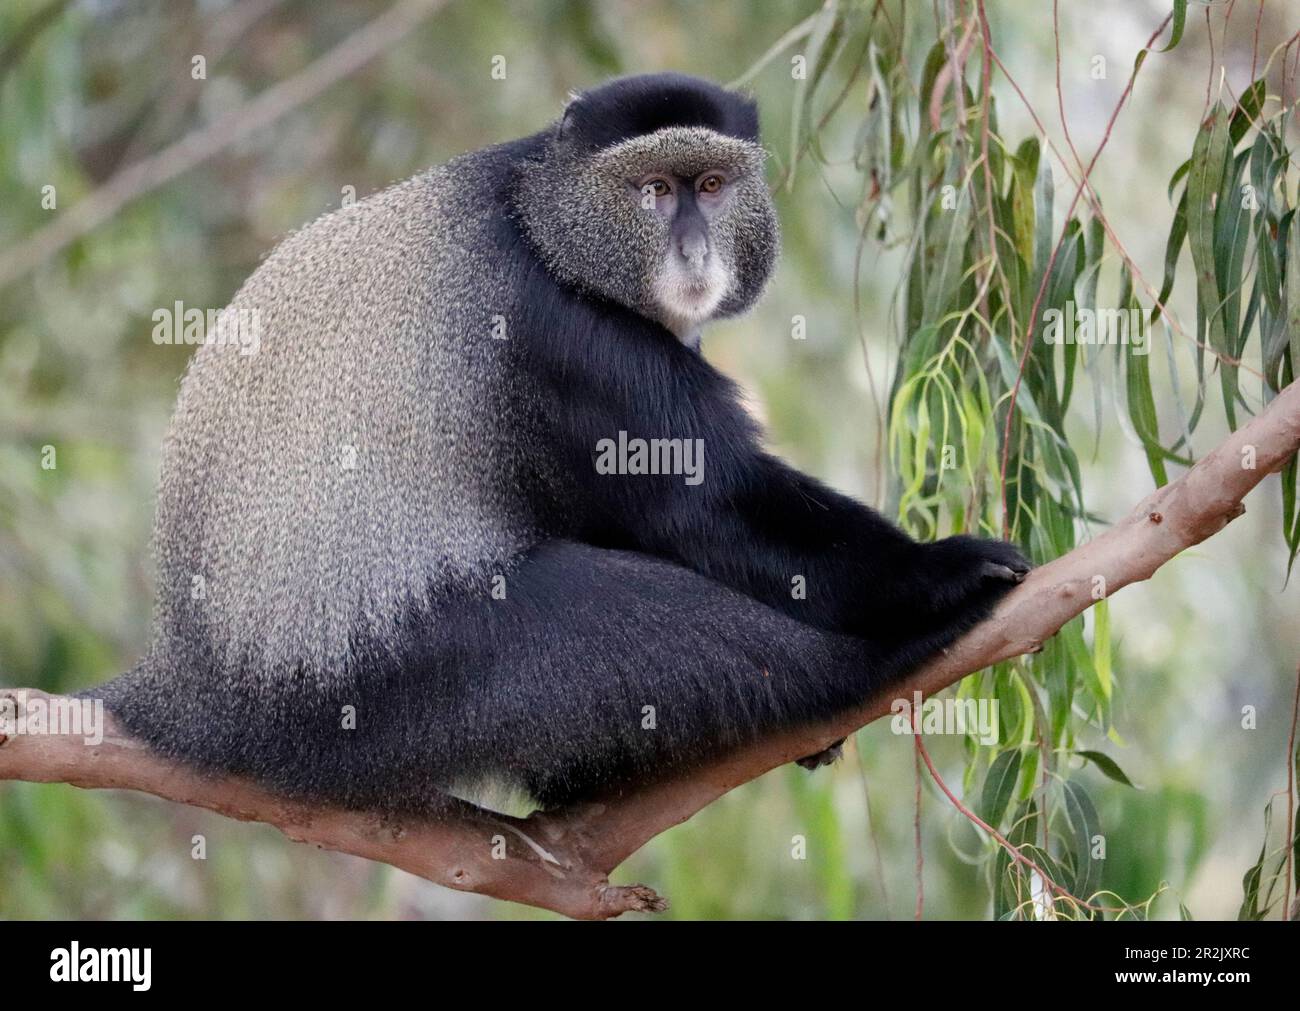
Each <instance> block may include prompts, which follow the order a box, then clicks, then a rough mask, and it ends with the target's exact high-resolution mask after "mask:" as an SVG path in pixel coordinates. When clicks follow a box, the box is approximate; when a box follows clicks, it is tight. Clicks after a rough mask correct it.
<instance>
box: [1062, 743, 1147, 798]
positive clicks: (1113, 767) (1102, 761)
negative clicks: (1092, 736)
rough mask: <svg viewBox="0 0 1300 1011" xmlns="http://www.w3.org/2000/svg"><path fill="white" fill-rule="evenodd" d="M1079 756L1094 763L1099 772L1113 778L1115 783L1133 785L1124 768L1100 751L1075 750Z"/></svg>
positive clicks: (1134, 787)
mask: <svg viewBox="0 0 1300 1011" xmlns="http://www.w3.org/2000/svg"><path fill="white" fill-rule="evenodd" d="M1075 754H1076V755H1078V756H1079V757H1080V758H1084V759H1087V760H1088V761H1089V762H1091V763H1092V764H1093V765H1095V766H1096V767H1097V769H1098V771H1099V772H1101V774H1102V775H1104V776H1105V777H1106V778H1107V779H1113V780H1114V781H1115V782H1116V783H1123V784H1124V785H1125V786H1132V787H1133V789H1135V790H1136V789H1137V787H1136V786H1133V780H1131V779H1129V778H1128V776H1127V774H1125V772H1124V770H1123V769H1121V768H1120V767H1119V763H1118V762H1116V761H1115V759H1113V758H1111V757H1110V755H1107V754H1106V753H1105V752H1102V751H1076V752H1075Z"/></svg>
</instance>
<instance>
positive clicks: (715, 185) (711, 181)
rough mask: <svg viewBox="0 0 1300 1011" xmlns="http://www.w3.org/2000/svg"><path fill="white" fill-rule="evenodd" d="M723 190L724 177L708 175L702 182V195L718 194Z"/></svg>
mask: <svg viewBox="0 0 1300 1011" xmlns="http://www.w3.org/2000/svg"><path fill="white" fill-rule="evenodd" d="M721 189H722V176H720V175H707V176H705V177H704V178H703V179H701V180H700V192H701V193H717V192H719V191H720V190H721Z"/></svg>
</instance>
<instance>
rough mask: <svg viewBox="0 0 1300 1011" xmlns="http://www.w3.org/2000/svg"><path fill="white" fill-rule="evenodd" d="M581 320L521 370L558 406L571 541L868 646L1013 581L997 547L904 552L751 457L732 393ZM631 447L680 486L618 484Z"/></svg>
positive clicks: (721, 381) (660, 339) (659, 349)
mask: <svg viewBox="0 0 1300 1011" xmlns="http://www.w3.org/2000/svg"><path fill="white" fill-rule="evenodd" d="M581 308H582V309H583V310H585V311H586V312H587V313H588V314H590V317H592V319H594V322H592V321H591V320H588V321H587V322H588V323H589V324H590V325H587V326H580V327H577V328H572V329H568V330H566V331H564V332H556V331H552V333H551V335H550V339H549V340H547V341H545V342H541V347H542V348H543V349H544V352H543V353H542V354H540V355H538V356H537V357H536V358H535V360H534V368H535V369H536V371H537V378H539V379H540V380H541V382H542V383H543V384H544V386H545V387H546V388H547V389H546V390H545V391H544V393H545V401H546V402H547V403H554V404H556V405H557V406H556V409H555V410H554V412H553V413H552V414H551V415H550V417H549V422H550V424H551V426H552V433H553V438H554V439H555V441H556V444H557V452H558V454H559V455H560V456H561V458H562V459H564V460H567V461H568V467H569V469H570V470H571V474H572V477H573V479H574V481H575V482H576V485H577V494H576V495H575V496H574V502H573V503H572V506H571V508H572V515H573V522H574V524H575V526H576V534H575V535H576V536H578V537H580V538H581V539H584V540H587V541H588V542H590V543H593V544H597V545H600V546H606V547H623V548H629V549H633V550H639V551H643V552H646V553H650V554H654V555H658V556H660V557H664V558H668V559H671V560H673V561H676V562H678V563H680V564H682V565H685V566H688V567H690V568H692V569H694V570H696V571H698V572H701V573H703V574H705V575H708V576H710V577H711V578H713V579H716V580H718V581H719V582H721V583H724V584H726V585H728V586H731V587H733V588H735V589H737V590H739V591H741V592H743V593H745V594H747V595H749V596H751V597H753V598H755V599H757V600H761V601H763V602H764V603H766V604H769V605H770V606H772V607H775V608H778V609H780V610H782V611H784V612H786V613H788V614H790V615H791V616H793V617H796V618H798V619H799V620H801V621H803V622H805V623H807V624H811V625H815V626H818V627H821V628H825V629H829V630H833V631H838V632H847V633H850V634H854V635H860V636H866V637H870V638H872V639H874V640H877V641H880V642H889V641H902V640H906V639H910V638H914V637H915V636H916V635H917V633H918V631H921V630H926V629H932V628H933V627H934V626H935V625H936V624H937V623H940V619H941V618H942V622H943V623H946V622H947V621H948V620H950V619H953V618H956V617H958V615H956V614H955V613H954V612H957V611H962V610H964V609H967V608H970V607H975V608H977V609H982V610H987V608H988V607H989V606H991V604H992V602H993V601H994V600H995V599H996V596H997V595H998V594H1000V593H1001V592H1003V591H1004V590H1005V588H1006V586H1005V584H1006V582H1007V581H1008V580H1010V579H1013V578H1014V574H1016V573H1020V572H1023V570H1024V569H1025V568H1027V566H1025V565H1024V563H1023V560H1021V559H1020V556H1019V555H1018V554H1017V553H1016V552H1015V551H1014V549H1012V548H1010V546H1008V545H1004V544H1001V543H1000V542H985V541H978V540H975V539H972V538H967V537H958V538H949V539H948V540H946V541H941V542H939V543H937V544H925V545H923V544H919V543H917V542H916V541H914V540H912V539H911V538H910V537H908V536H907V535H906V534H904V533H903V532H902V531H901V530H899V529H898V528H897V527H895V526H894V525H893V524H892V523H890V522H889V521H887V520H886V519H885V518H884V517H882V516H880V515H879V514H878V513H876V512H874V511H873V510H871V509H869V508H868V507H866V506H865V505H862V504H861V503H859V502H857V501H855V500H853V499H851V498H849V497H848V496H846V495H842V494H840V493H838V492H835V491H833V490H832V489H830V488H827V487H826V486H825V485H823V484H821V483H820V482H818V481H816V480H815V479H813V478H811V477H808V476H806V475H804V474H802V473H800V472H799V471H797V470H795V469H793V468H791V467H789V466H787V465H786V464H784V463H782V462H781V461H779V460H777V459H776V458H774V457H772V456H771V455H770V454H768V453H766V452H765V451H764V450H763V449H762V448H761V444H760V440H759V433H758V429H757V427H756V425H755V424H754V423H753V422H752V421H751V420H750V419H749V417H748V416H747V415H746V414H745V412H744V410H743V409H742V408H741V407H740V405H739V403H738V398H737V394H736V389H735V387H734V385H733V384H732V383H731V382H730V381H729V380H727V379H726V378H725V377H724V376H722V375H721V374H720V373H719V372H717V370H715V369H714V368H712V366H710V365H709V364H708V363H707V362H705V361H704V360H703V359H702V358H701V357H699V356H698V355H697V354H696V353H694V352H693V351H691V350H689V349H687V348H685V347H683V346H681V345H680V344H679V343H677V342H676V341H675V340H674V339H673V338H672V337H671V335H669V334H668V333H667V332H666V331H663V330H662V329H661V328H659V327H657V326H655V325H654V324H652V323H649V322H647V321H645V320H642V319H641V318H640V317H636V316H634V315H632V314H631V313H626V312H621V311H620V310H617V309H603V307H602V308H596V307H592V306H588V305H585V304H584V305H582V306H581ZM615 324H617V325H615ZM637 440H644V443H645V446H646V447H647V450H648V451H647V453H646V455H645V457H644V459H647V460H648V459H649V458H658V459H660V460H661V461H662V462H664V463H673V462H675V463H678V464H685V463H687V462H689V463H690V465H691V466H690V468H689V472H688V473H680V472H679V473H659V474H654V473H639V474H638V473H625V472H619V471H622V470H624V469H625V466H624V465H626V464H627V463H629V462H630V457H629V456H628V455H627V454H625V453H622V452H620V451H621V450H633V451H635V449H636V447H637ZM652 440H669V441H668V442H663V443H654V442H652ZM656 449H657V450H658V452H655V450H656ZM674 454H675V455H674ZM611 463H612V464H613V466H612V467H611ZM634 466H635V464H634ZM611 469H612V470H614V471H615V472H613V473H611V472H610V470H611ZM678 469H679V470H682V469H687V468H684V467H680V466H679V468H678ZM1009 570H1010V571H1009ZM998 584H1001V585H998ZM981 590H986V591H988V592H980V591H981Z"/></svg>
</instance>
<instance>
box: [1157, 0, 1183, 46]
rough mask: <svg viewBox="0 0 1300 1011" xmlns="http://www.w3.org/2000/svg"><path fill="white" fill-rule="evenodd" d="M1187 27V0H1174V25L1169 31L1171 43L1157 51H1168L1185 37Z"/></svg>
mask: <svg viewBox="0 0 1300 1011" xmlns="http://www.w3.org/2000/svg"><path fill="white" fill-rule="evenodd" d="M1186 27H1187V0H1174V27H1173V30H1172V31H1170V33H1169V43H1168V45H1166V46H1165V47H1164V48H1163V49H1157V50H1155V52H1157V53H1167V52H1169V50H1171V49H1173V48H1174V46H1176V45H1178V43H1179V42H1181V41H1182V39H1183V29H1184V28H1186Z"/></svg>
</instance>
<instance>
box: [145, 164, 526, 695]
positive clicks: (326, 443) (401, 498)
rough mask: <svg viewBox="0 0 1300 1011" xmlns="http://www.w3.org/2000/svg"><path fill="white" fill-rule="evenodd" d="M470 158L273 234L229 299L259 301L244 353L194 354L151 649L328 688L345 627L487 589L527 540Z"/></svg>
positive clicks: (507, 379) (514, 425) (391, 631)
mask: <svg viewBox="0 0 1300 1011" xmlns="http://www.w3.org/2000/svg"><path fill="white" fill-rule="evenodd" d="M480 164H481V163H480V162H476V161H475V159H474V158H473V157H467V158H465V159H460V160H458V161H456V162H452V163H450V164H449V165H447V166H445V167H443V168H440V169H434V170H432V171H429V172H427V173H425V174H423V175H420V176H417V177H415V178H413V179H410V180H408V181H406V182H403V183H400V184H398V185H395V186H393V187H391V188H389V189H387V190H384V191H382V192H380V193H377V194H375V195H373V196H371V197H370V198H368V199H366V200H363V201H361V202H359V203H357V204H356V205H354V206H352V207H350V208H345V209H342V210H338V211H335V212H334V213H331V214H327V215H325V216H324V217H322V218H320V219H318V220H317V221H315V222H314V223H312V224H311V225H309V226H307V227H306V228H304V229H302V230H301V231H299V232H297V233H296V234H294V235H293V236H291V237H290V238H288V239H287V240H286V241H284V242H283V243H282V244H281V245H280V246H279V247H278V248H277V249H276V250H275V251H274V252H273V253H272V254H271V255H270V256H269V257H268V258H267V260H266V261H265V262H264V263H263V264H262V265H261V266H260V267H259V268H258V270H257V271H256V272H255V273H254V274H253V275H252V276H251V277H250V278H249V279H248V281H247V283H246V284H245V285H244V286H243V288H242V289H241V290H240V291H239V293H238V294H237V295H236V296H235V299H234V301H233V302H232V304H231V309H232V310H242V311H244V312H245V313H253V312H255V313H256V314H257V316H258V321H259V322H260V348H259V350H258V351H257V353H255V354H252V355H247V354H240V349H239V346H238V345H237V344H227V345H224V346H223V345H220V344H216V343H214V344H208V345H205V346H203V347H202V348H201V349H200V350H199V351H198V353H197V354H196V355H195V356H194V358H193V360H192V362H191V364H190V367H189V370H188V372H187V373H186V376H185V378H184V381H183V382H182V385H181V390H180V397H179V400H178V403H177V407H176V412H175V416H174V419H173V421H172V425H171V429H170V432H169V434H168V437H167V441H166V446H165V449H164V458H163V467H162V479H161V485H160V490H159V501H158V517H157V524H156V529H155V542H156V543H155V549H156V554H157V563H158V603H157V609H156V611H157V613H156V636H155V642H154V656H155V658H156V659H157V658H158V657H159V655H160V653H161V655H162V656H163V657H170V658H171V659H172V661H173V662H175V661H176V660H177V659H178V658H182V657H185V656H187V655H188V656H197V655H206V656H207V657H208V658H209V659H210V660H213V659H214V660H216V661H217V662H218V663H219V664H220V665H221V666H224V667H226V668H227V669H228V670H231V671H232V672H234V673H235V676H236V677H249V678H257V677H276V676H283V674H284V673H285V671H286V670H288V669H298V670H301V671H302V672H303V673H304V674H306V675H307V676H308V677H310V678H313V679H315V680H316V681H317V682H318V683H321V682H327V681H329V680H330V679H332V678H337V677H338V676H340V675H342V674H344V673H345V672H346V670H347V668H348V666H349V662H350V659H351V656H352V654H351V653H350V645H352V644H354V643H355V642H356V641H357V640H358V639H361V640H362V641H365V640H367V639H368V640H370V641H380V642H388V641H393V639H394V637H395V631H396V630H395V627H394V625H395V623H396V621H398V620H399V619H400V618H401V617H402V616H403V615H406V614H409V613H411V611H412V608H413V607H414V608H420V607H421V605H425V604H427V603H429V597H430V596H435V597H436V596H438V595H439V594H443V593H454V592H457V591H463V590H471V591H482V590H485V589H487V588H489V586H490V579H491V576H492V574H493V573H495V572H500V571H502V569H503V568H504V567H505V566H506V565H507V563H508V561H509V560H510V559H511V557H512V556H514V555H516V554H517V553H518V552H520V551H521V550H523V549H525V548H527V547H528V546H529V545H531V544H532V543H533V542H534V541H535V540H536V539H537V536H538V534H537V531H536V530H535V529H534V525H533V522H532V520H531V519H530V518H529V515H528V512H527V509H526V507H525V505H524V501H523V496H522V494H521V487H522V485H523V481H524V480H525V472H526V470H527V466H526V464H525V457H526V450H527V448H528V447H527V445H526V438H523V437H522V436H523V429H525V428H526V427H527V426H526V424H525V423H524V420H523V419H522V418H521V416H520V415H521V410H522V408H521V406H520V405H522V404H525V403H526V402H527V391H525V390H519V389H518V388H517V387H518V385H519V384H518V381H517V379H516V378H515V376H514V374H513V373H512V371H511V370H510V369H509V368H508V367H507V363H506V351H505V348H506V345H507V342H504V341H499V340H494V339H492V336H491V328H492V325H493V319H492V317H493V315H494V314H496V313H501V314H503V315H505V314H508V313H509V311H510V307H509V306H505V305H500V304H498V301H497V300H499V297H500V296H499V294H498V293H495V292H494V291H493V272H492V270H491V264H490V262H489V260H488V259H487V256H488V251H489V250H490V249H491V240H490V238H489V237H488V236H487V235H486V234H485V230H486V228H487V223H486V222H485V221H483V220H481V219H482V217H483V215H482V213H481V208H480V207H479V206H476V201H475V200H474V194H475V193H476V192H481V191H482V189H483V187H486V186H487V185H489V180H487V179H483V180H481V181H480V180H476V179H475V173H476V171H481V170H480V169H479V168H478V166H479V165H480ZM453 181H454V183H455V185H454V186H453V185H452V184H453ZM532 455H533V457H536V455H537V454H536V453H534V454H532ZM536 462H537V461H536V460H535V459H534V460H533V461H532V465H533V466H535V465H536ZM191 650H193V651H195V652H191Z"/></svg>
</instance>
